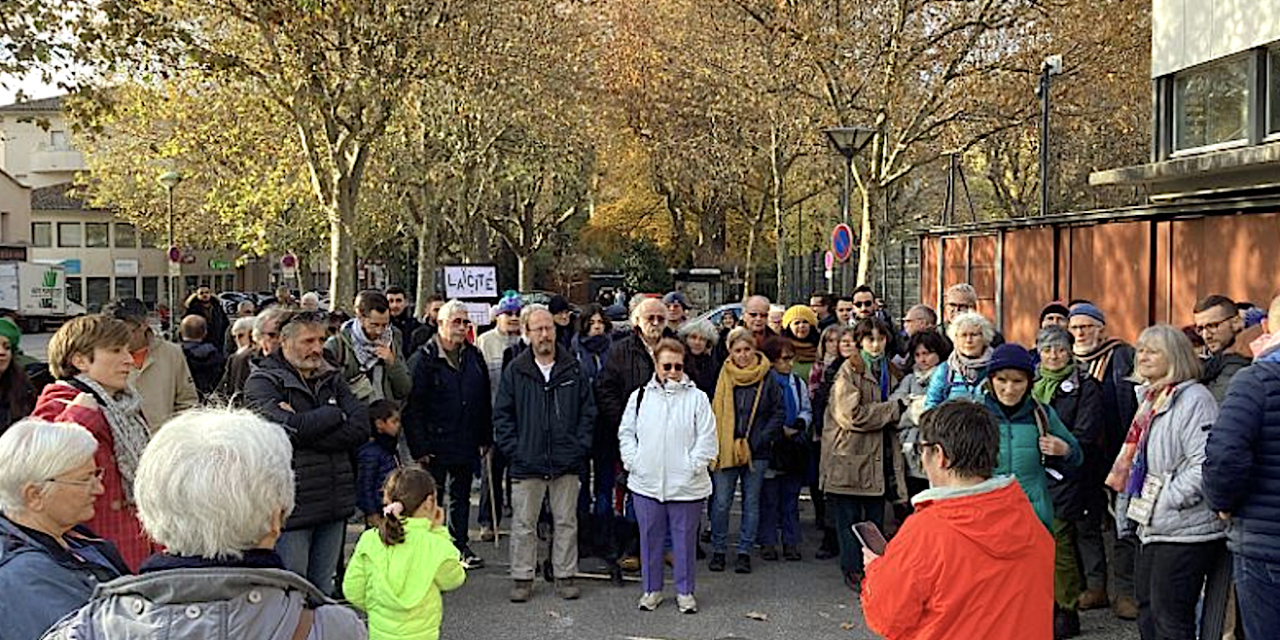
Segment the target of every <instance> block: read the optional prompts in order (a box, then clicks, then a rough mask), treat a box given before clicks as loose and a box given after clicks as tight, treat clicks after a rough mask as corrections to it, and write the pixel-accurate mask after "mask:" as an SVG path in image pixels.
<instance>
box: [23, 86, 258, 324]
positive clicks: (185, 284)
mask: <svg viewBox="0 0 1280 640" xmlns="http://www.w3.org/2000/svg"><path fill="white" fill-rule="evenodd" d="M67 131H68V123H67V121H66V118H65V116H64V115H63V113H62V101H61V99H60V98H48V99H44V100H34V101H31V102H25V103H18V104H12V105H7V106H2V107H0V260H12V259H19V260H21V259H29V260H31V261H34V262H44V263H60V264H62V265H63V266H65V267H66V270H67V297H68V298H70V299H72V300H75V301H77V302H80V303H81V304H84V305H85V306H86V307H87V308H88V309H89V311H91V312H93V311H96V310H98V309H99V308H101V306H102V304H103V303H105V302H107V301H108V300H110V299H112V298H122V297H138V298H141V299H142V300H144V301H146V302H148V303H151V304H155V303H157V302H164V301H165V299H166V298H167V292H168V290H169V289H168V276H169V263H168V260H167V257H166V255H165V254H166V251H165V248H166V246H165V243H164V241H163V240H164V239H163V238H151V237H147V236H146V235H145V234H141V233H139V232H138V231H137V230H136V229H135V228H134V226H133V225H132V224H129V223H128V222H126V221H123V220H120V219H117V217H116V216H115V215H114V214H113V213H112V212H111V211H107V210H101V209H93V208H91V207H87V206H86V205H85V203H84V202H83V201H82V200H80V199H78V198H76V197H74V196H73V195H72V194H71V193H70V191H71V187H72V184H73V182H74V180H75V177H76V173H77V172H79V171H83V170H84V169H85V162H84V158H83V156H81V154H80V152H79V151H77V150H76V149H74V148H73V147H72V146H71V145H70V141H69V138H68V135H67ZM238 257H239V252H238V251H235V250H234V249H233V248H220V249H212V250H194V251H191V252H189V253H188V255H187V256H186V257H185V260H184V263H183V264H182V265H181V266H182V276H181V281H180V284H179V288H178V291H179V294H180V296H181V297H182V298H185V297H186V296H187V295H188V294H190V293H191V292H192V291H194V290H195V289H196V288H197V287H198V286H205V285H207V286H210V287H212V288H213V290H214V291H238V290H244V289H265V288H267V284H268V282H269V273H268V267H267V263H266V262H265V261H254V262H251V263H249V264H248V265H247V270H246V265H237V258H238Z"/></svg>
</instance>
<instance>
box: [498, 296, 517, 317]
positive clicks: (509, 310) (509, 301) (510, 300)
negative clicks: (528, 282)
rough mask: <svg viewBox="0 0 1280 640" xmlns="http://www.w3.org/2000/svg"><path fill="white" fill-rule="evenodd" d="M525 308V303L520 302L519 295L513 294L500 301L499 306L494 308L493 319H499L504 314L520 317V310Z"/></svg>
mask: <svg viewBox="0 0 1280 640" xmlns="http://www.w3.org/2000/svg"><path fill="white" fill-rule="evenodd" d="M523 308H524V302H523V301H521V300H520V296H519V295H516V294H513V295H508V296H504V297H503V298H502V299H501V300H499V301H498V306H496V307H494V309H493V317H495V318H497V317H498V316H500V315H502V314H504V313H506V314H511V315H513V316H518V315H520V310H521V309H523Z"/></svg>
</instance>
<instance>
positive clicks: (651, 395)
mask: <svg viewBox="0 0 1280 640" xmlns="http://www.w3.org/2000/svg"><path fill="white" fill-rule="evenodd" d="M642 389H643V391H644V397H643V398H640V391H641V390H639V389H637V390H636V391H634V392H632V393H631V397H630V398H628V399H627V407H626V410H625V411H623V413H622V424H621V425H620V426H619V427H618V444H619V449H620V451H621V455H622V466H623V468H624V469H626V470H627V473H628V475H627V489H629V490H630V491H631V492H633V493H635V494H637V495H641V496H644V497H646V498H651V499H653V500H657V501H658V502H691V501H694V500H702V499H705V498H706V497H707V496H710V495H711V473H710V471H709V468H710V465H711V461H712V460H715V458H716V454H717V453H718V452H719V442H718V441H717V440H716V418H715V415H713V414H712V413H711V402H710V401H709V400H707V394H705V393H703V392H702V391H701V390H700V389H698V387H697V385H695V384H694V383H693V381H692V380H690V379H689V377H688V376H685V377H684V379H683V380H681V381H680V382H671V383H667V384H662V383H660V382H659V381H658V379H657V378H656V377H654V378H653V379H651V380H650V381H649V383H648V384H646V385H645V386H644V387H642ZM637 403H638V404H639V406H637Z"/></svg>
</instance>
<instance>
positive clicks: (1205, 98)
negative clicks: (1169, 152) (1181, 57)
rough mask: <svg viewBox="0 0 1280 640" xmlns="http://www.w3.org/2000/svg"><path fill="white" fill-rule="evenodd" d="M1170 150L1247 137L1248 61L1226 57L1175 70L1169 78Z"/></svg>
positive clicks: (1205, 145) (1192, 147)
mask: <svg viewBox="0 0 1280 640" xmlns="http://www.w3.org/2000/svg"><path fill="white" fill-rule="evenodd" d="M1173 109H1174V114H1173V135H1174V149H1175V150H1177V151H1181V150H1183V149H1195V148H1198V147H1207V146H1210V145H1215V144H1221V143H1223V142H1231V141H1233V140H1241V139H1245V138H1248V137H1249V134H1248V131H1249V129H1248V127H1249V61H1248V60H1247V59H1245V58H1239V59H1236V60H1228V61H1226V62H1220V63H1217V64H1212V65H1208V66H1205V67H1201V68H1196V69H1191V70H1188V71H1182V72H1179V73H1178V74H1177V75H1176V76H1174V79H1173Z"/></svg>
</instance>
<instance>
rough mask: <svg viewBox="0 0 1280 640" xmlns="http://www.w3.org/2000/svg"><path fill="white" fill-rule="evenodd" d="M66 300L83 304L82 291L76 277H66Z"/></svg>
mask: <svg viewBox="0 0 1280 640" xmlns="http://www.w3.org/2000/svg"><path fill="white" fill-rule="evenodd" d="M67 299H68V300H71V301H72V302H77V303H80V304H84V289H82V288H81V283H80V278H79V277H77V276H67Z"/></svg>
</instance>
